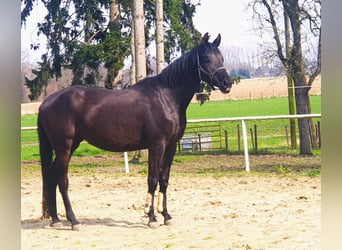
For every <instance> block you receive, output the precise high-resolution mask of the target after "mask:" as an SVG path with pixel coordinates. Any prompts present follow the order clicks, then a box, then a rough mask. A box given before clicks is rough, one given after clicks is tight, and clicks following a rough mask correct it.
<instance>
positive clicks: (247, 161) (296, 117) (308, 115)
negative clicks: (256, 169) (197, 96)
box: [21, 114, 322, 173]
mask: <svg viewBox="0 0 342 250" xmlns="http://www.w3.org/2000/svg"><path fill="white" fill-rule="evenodd" d="M321 116H322V115H321V114H304V115H270V116H245V117H226V118H208V119H190V120H188V121H187V122H188V123H200V122H224V121H241V124H242V136H243V145H244V155H245V169H246V171H247V172H249V171H250V162H249V153H248V138H247V129H246V121H251V120H273V119H305V118H320V117H321ZM34 129H37V127H22V128H21V130H34ZM124 159H125V170H126V173H128V172H129V167H128V157H127V152H125V153H124Z"/></svg>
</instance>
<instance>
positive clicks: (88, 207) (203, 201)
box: [21, 173, 321, 250]
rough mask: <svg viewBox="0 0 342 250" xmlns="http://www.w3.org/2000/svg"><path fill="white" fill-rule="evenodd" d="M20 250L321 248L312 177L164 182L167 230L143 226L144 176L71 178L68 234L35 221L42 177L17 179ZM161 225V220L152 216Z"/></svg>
mask: <svg viewBox="0 0 342 250" xmlns="http://www.w3.org/2000/svg"><path fill="white" fill-rule="evenodd" d="M21 183H22V185H21V197H22V200H21V211H22V218H21V220H22V222H21V224H22V230H21V237H22V249H210V248H212V249H311V250H312V249H320V232H321V229H320V204H321V203H320V200H321V191H320V190H321V184H320V178H319V177H298V176H297V177H293V176H292V177H291V176H284V175H273V174H269V175H262V176H259V175H242V176H237V177H233V176H225V177H218V178H214V177H208V176H206V177H195V176H190V177H185V176H179V175H177V174H176V176H171V179H170V187H169V190H168V195H169V204H168V208H169V212H170V214H171V216H173V224H172V225H171V226H164V225H161V226H160V227H159V228H158V229H150V228H148V227H147V225H146V224H147V221H148V220H147V218H146V217H145V215H144V211H143V204H144V200H145V194H146V190H147V185H146V177H145V176H142V175H134V176H129V175H122V174H121V175H118V174H115V173H114V174H113V175H111V174H110V173H96V174H92V175H89V176H81V175H80V174H77V175H76V174H72V175H71V176H70V185H71V186H70V198H71V201H72V204H73V208H74V212H75V213H76V215H77V217H78V219H79V220H80V222H81V223H82V224H83V226H82V229H81V231H78V232H77V231H71V228H70V224H69V223H68V222H67V221H66V219H65V215H64V214H65V212H64V207H63V204H62V203H61V198H60V195H59V196H58V211H59V214H60V216H61V219H62V220H63V223H64V227H62V228H58V229H57V228H51V227H49V222H48V221H42V220H40V219H39V217H40V215H41V211H40V209H41V206H40V201H41V179H40V176H37V177H29V178H28V177H26V178H22V181H21ZM158 218H159V221H160V222H161V223H162V221H163V220H162V216H161V215H158Z"/></svg>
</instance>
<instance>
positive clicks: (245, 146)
mask: <svg viewBox="0 0 342 250" xmlns="http://www.w3.org/2000/svg"><path fill="white" fill-rule="evenodd" d="M241 122H242V136H243V146H244V152H245V163H246V171H247V172H249V156H248V142H247V130H246V123H245V120H241Z"/></svg>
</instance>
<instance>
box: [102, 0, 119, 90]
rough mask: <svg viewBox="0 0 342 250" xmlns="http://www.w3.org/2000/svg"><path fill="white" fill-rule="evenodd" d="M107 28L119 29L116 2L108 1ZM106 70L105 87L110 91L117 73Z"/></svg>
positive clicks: (109, 69) (114, 0)
mask: <svg viewBox="0 0 342 250" xmlns="http://www.w3.org/2000/svg"><path fill="white" fill-rule="evenodd" d="M108 27H109V30H110V31H114V30H115V29H117V30H119V29H120V27H121V24H120V8H119V4H118V2H117V0H111V1H110V7H109V24H108ZM107 70H108V71H107V76H106V80H105V87H106V88H107V89H112V88H113V87H114V82H115V77H116V75H117V73H118V72H117V71H116V70H115V67H110V68H108V69H107Z"/></svg>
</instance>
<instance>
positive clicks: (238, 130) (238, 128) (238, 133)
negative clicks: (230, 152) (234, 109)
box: [237, 124, 240, 151]
mask: <svg viewBox="0 0 342 250" xmlns="http://www.w3.org/2000/svg"><path fill="white" fill-rule="evenodd" d="M237 135H238V151H240V125H239V124H238V125H237Z"/></svg>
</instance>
